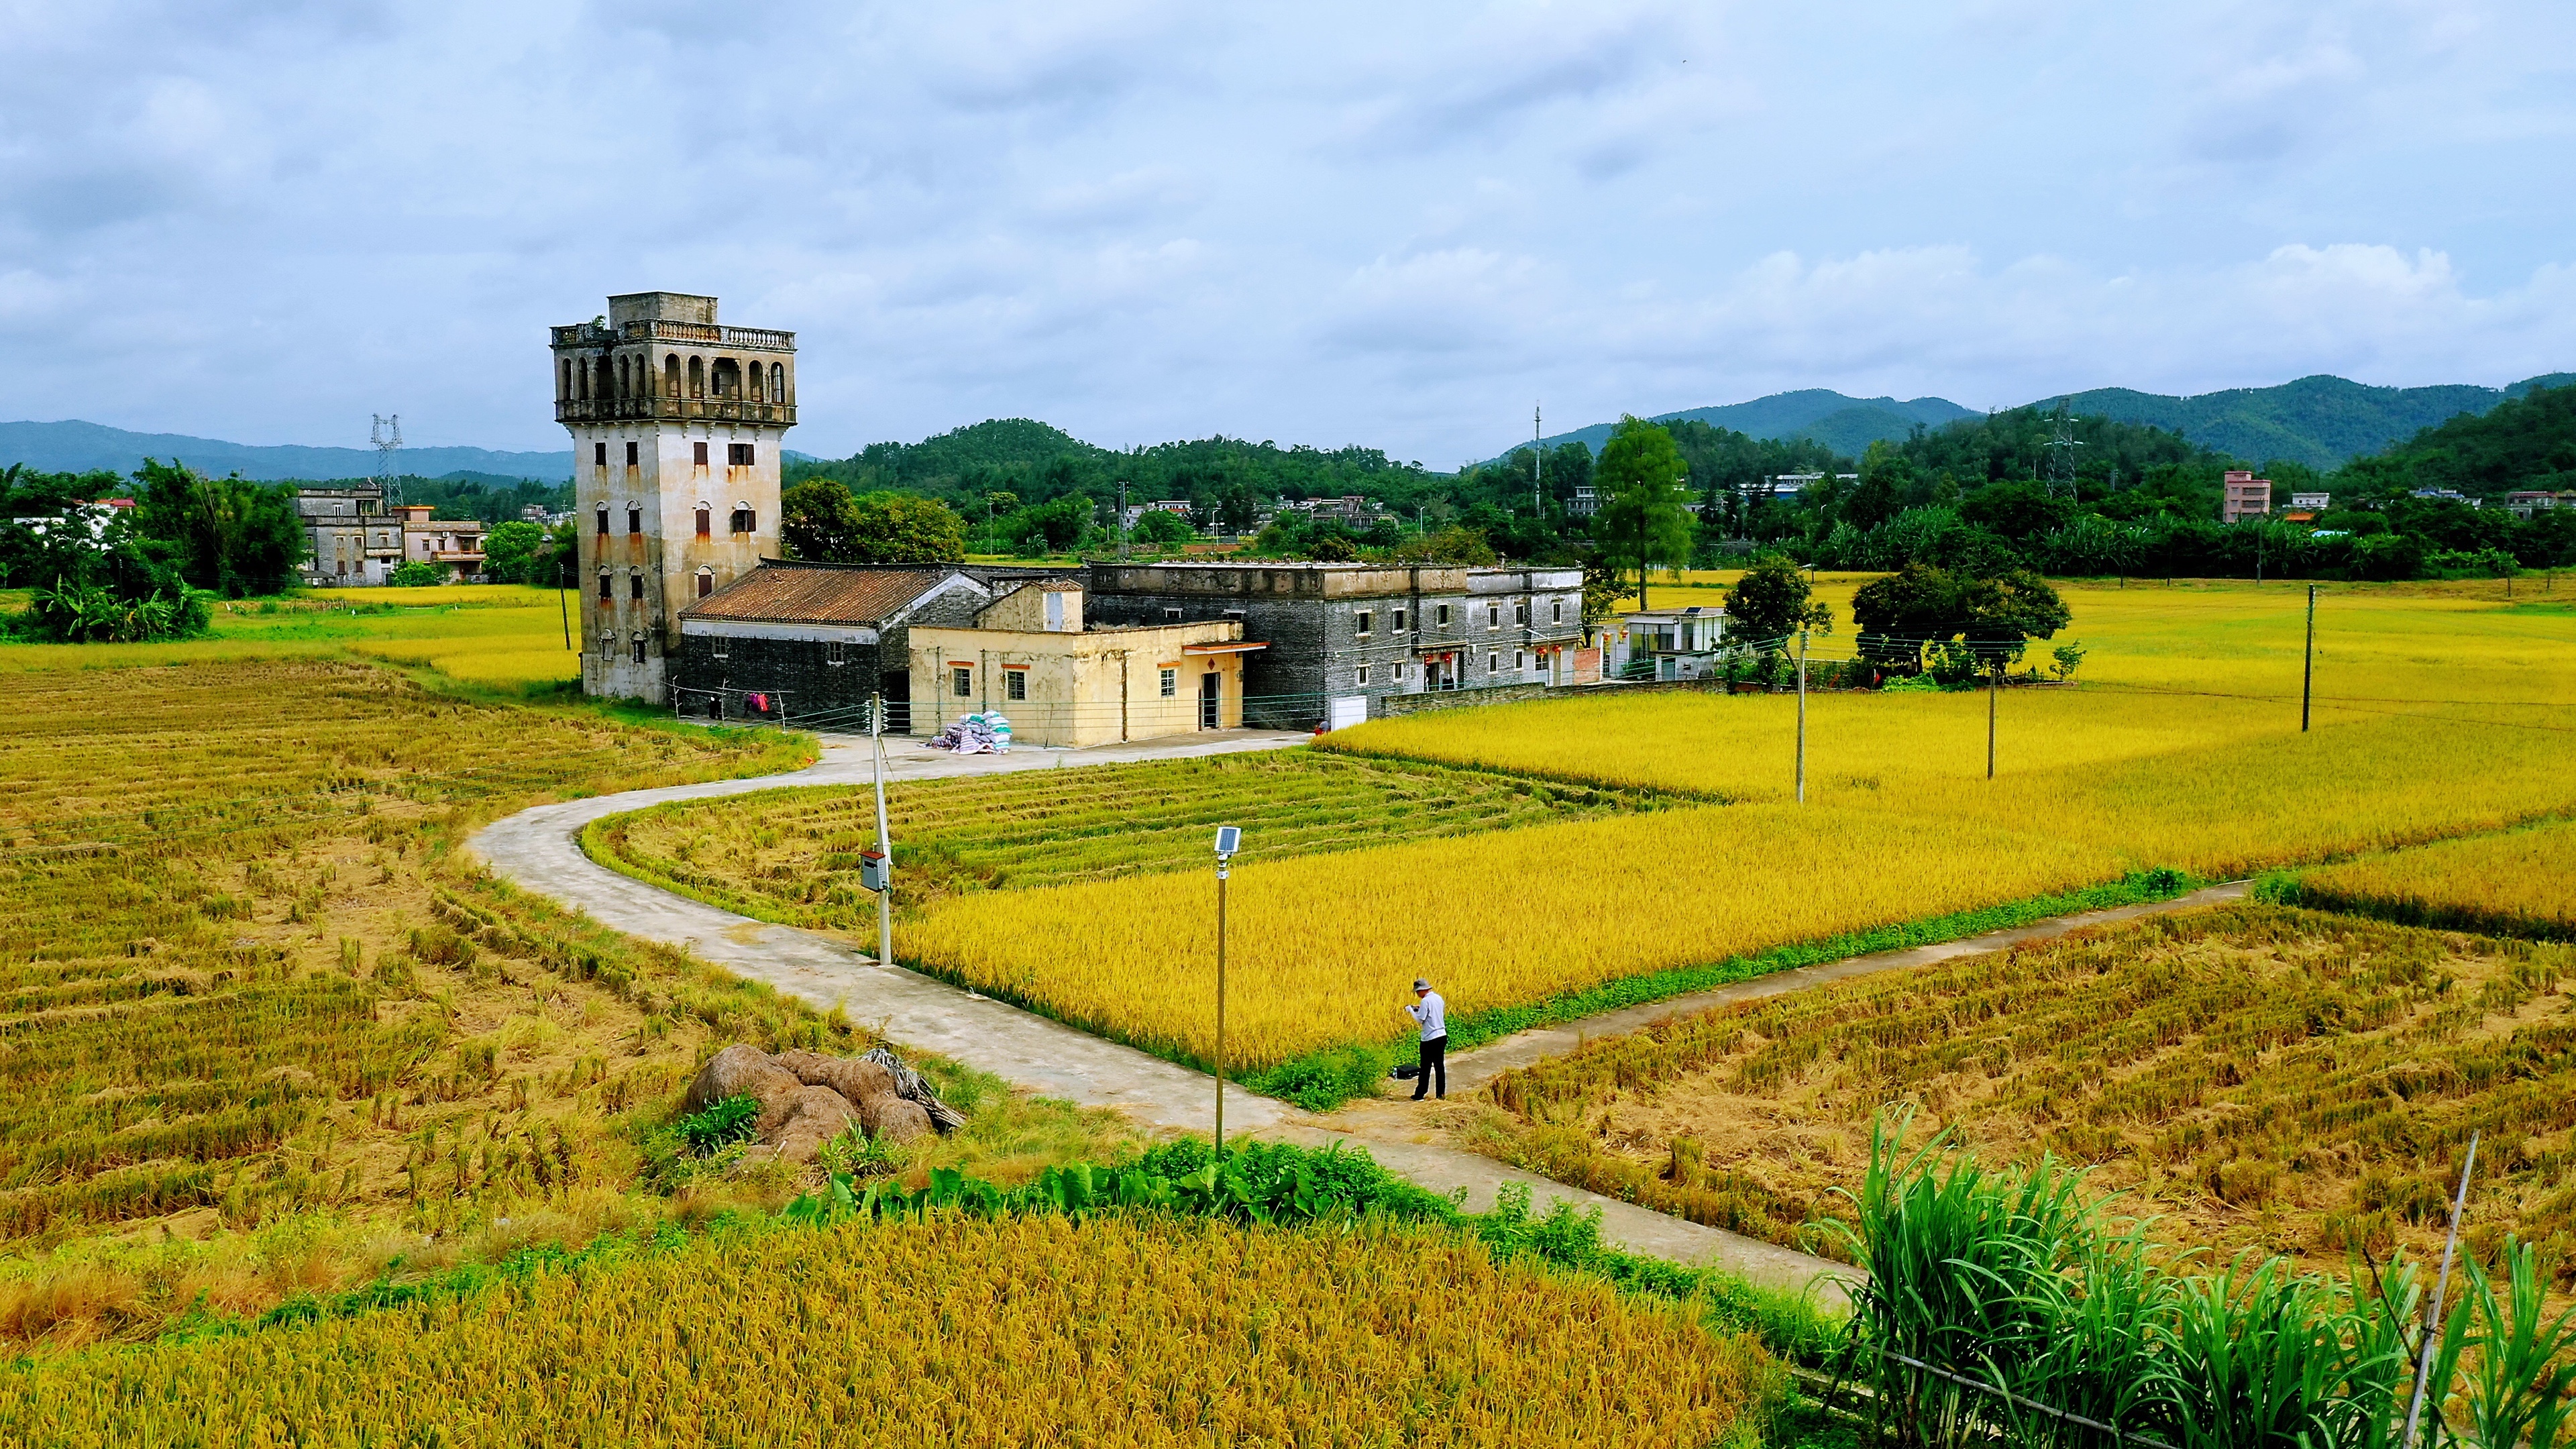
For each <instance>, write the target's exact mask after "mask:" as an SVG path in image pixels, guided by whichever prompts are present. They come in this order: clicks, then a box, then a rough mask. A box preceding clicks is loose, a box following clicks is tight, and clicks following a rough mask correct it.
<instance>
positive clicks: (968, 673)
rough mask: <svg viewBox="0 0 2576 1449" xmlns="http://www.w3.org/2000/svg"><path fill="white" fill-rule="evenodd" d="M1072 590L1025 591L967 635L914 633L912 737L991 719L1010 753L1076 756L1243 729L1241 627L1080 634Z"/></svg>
mask: <svg viewBox="0 0 2576 1449" xmlns="http://www.w3.org/2000/svg"><path fill="white" fill-rule="evenodd" d="M1082 602H1083V596H1082V585H1081V583H1079V582H1078V581H1076V580H1073V579H1069V578H1068V579H1034V580H1030V581H1029V582H1026V583H1023V584H1021V585H1020V586H1019V587H1017V588H1014V589H1012V590H1011V591H1010V592H1009V593H1006V594H1004V595H1002V596H1001V597H999V598H997V599H995V600H994V601H993V602H992V603H990V604H988V605H986V606H985V607H984V608H983V609H982V610H980V611H978V612H977V614H976V615H975V622H974V624H973V625H972V626H970V627H966V628H953V627H931V626H927V625H920V624H916V625H914V626H913V627H912V630H911V646H912V732H913V733H914V734H917V735H935V734H937V733H939V731H940V730H941V729H942V728H944V727H946V726H947V725H948V724H949V723H950V722H951V721H953V720H955V719H956V718H957V717H958V716H960V715H965V714H972V713H976V712H978V711H983V710H999V711H1000V712H1001V713H1003V714H1005V715H1007V716H1009V717H1010V721H1011V736H1012V739H1013V740H1014V741H1016V742H1018V743H1021V744H1031V745H1049V746H1055V747H1058V748H1063V749H1080V748H1082V747H1084V746H1086V745H1103V744H1114V743H1116V742H1117V741H1120V740H1142V739H1152V738H1154V737H1156V736H1159V735H1174V734H1187V733H1190V732H1192V731H1195V730H1220V729H1235V728H1237V727H1239V726H1241V724H1242V723H1243V656H1244V655H1246V654H1248V653H1251V652H1252V651H1254V650H1257V649H1261V648H1263V647H1265V646H1263V645H1261V644H1258V643H1247V642H1246V641H1245V640H1244V637H1243V621H1242V620H1240V619H1221V620H1209V621H1206V622H1202V623H1196V624H1163V625H1147V626H1143V627H1139V628H1130V629H1091V628H1086V627H1085V626H1084V623H1083V617H1082Z"/></svg>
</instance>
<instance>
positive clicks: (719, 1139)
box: [674, 1097, 760, 1157]
mask: <svg viewBox="0 0 2576 1449" xmlns="http://www.w3.org/2000/svg"><path fill="white" fill-rule="evenodd" d="M759 1120H760V1103H758V1102H757V1101H754V1100H753V1099H751V1098H749V1097H727V1098H725V1099H724V1100H723V1101H721V1102H718V1103H716V1104H715V1105H714V1106H712V1107H709V1108H707V1109H706V1110H705V1111H703V1112H693V1113H691V1114H690V1115H688V1116H686V1117H683V1118H681V1119H680V1120H679V1123H678V1124H677V1126H676V1127H675V1129H674V1130H676V1131H677V1132H678V1133H679V1134H680V1140H681V1141H683V1142H686V1143H688V1144H689V1155H690V1156H692V1157H705V1156H708V1155H710V1154H712V1153H714V1152H716V1151H718V1150H720V1149H722V1148H726V1147H730V1146H732V1145H733V1144H734V1143H737V1142H748V1141H750V1140H751V1136H752V1133H753V1132H754V1131H755V1130H757V1129H758V1126H759Z"/></svg>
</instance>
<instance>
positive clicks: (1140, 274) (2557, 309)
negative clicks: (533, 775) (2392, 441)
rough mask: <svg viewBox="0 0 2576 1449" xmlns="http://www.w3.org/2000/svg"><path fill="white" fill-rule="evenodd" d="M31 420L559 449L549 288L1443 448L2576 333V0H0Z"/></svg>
mask: <svg viewBox="0 0 2576 1449" xmlns="http://www.w3.org/2000/svg"><path fill="white" fill-rule="evenodd" d="M0 62H4V63H5V74H7V76H8V77H9V80H8V83H7V84H6V85H5V86H0V352H5V354H6V355H7V356H8V357H9V358H10V359H11V361H12V363H13V364H14V365H13V366H12V367H11V368H10V369H9V371H10V377H11V382H12V384H13V385H12V387H11V389H10V391H11V392H12V394H14V395H13V396H11V397H9V398H8V399H7V400H6V401H0V418H12V419H14V418H32V419H55V418H75V417H76V418H86V419H89V420H91V421H96V422H103V423H110V424H114V425H117V426H122V427H130V428H137V429H146V430H153V431H174V432H188V433H196V434H201V435H207V436H214V437H221V438H227V439H232V440H235V441H240V442H253V443H277V442H298V443H338V444H362V443H363V442H364V441H365V437H366V430H367V419H368V415H369V414H370V413H371V412H396V411H398V412H400V413H401V414H402V416H403V420H404V425H405V431H406V433H407V434H408V435H409V437H410V439H411V440H412V441H415V442H419V443H462V444H478V445H482V446H486V447H500V448H550V447H557V446H562V445H564V441H565V440H564V437H563V434H562V433H561V431H560V430H559V429H558V428H557V427H556V426H555V425H554V423H553V421H552V411H551V396H552V394H551V390H550V387H549V383H548V370H547V355H546V351H545V342H546V335H545V328H546V326H547V325H548V324H549V323H558V322H571V321H578V320H582V319H585V318H588V317H590V316H591V315H593V314H594V313H597V312H600V311H602V310H604V305H605V304H604V302H603V301H602V298H603V297H604V296H605V295H606V294H607V293H610V292H623V291H635V290H644V289H650V288H670V289H674V290H681V291H698V292H712V293H716V294H719V295H721V296H722V298H723V299H724V304H723V305H724V318H725V320H727V321H729V322H739V323H745V324H750V325H755V326H770V327H783V328H792V329H794V330H796V331H797V332H798V333H799V334H800V346H801V348H802V354H801V358H800V369H801V383H802V389H801V392H800V395H799V402H800V404H801V405H802V411H803V415H804V418H805V421H804V423H803V425H802V426H801V427H800V428H799V429H798V430H797V431H796V432H795V433H794V434H791V435H790V439H789V443H790V446H793V447H797V448H801V449H803V450H805V451H808V452H814V453H823V454H833V455H839V454H845V453H847V452H849V451H851V450H853V449H855V448H857V447H859V446H861V445H863V444H865V443H868V442H871V441H876V440H879V439H886V438H897V439H906V440H911V439H918V438H920V437H923V436H925V435H927V434H930V433H933V432H938V431H942V430H944V429H947V428H951V427H955V426H957V425H959V424H963V423H970V422H974V421H977V420H979V419H982V418H986V417H993V416H1028V417H1037V418H1043V419H1046V420H1048V421H1051V422H1054V423H1056V424H1058V425H1059V426H1062V427H1064V428H1066V429H1068V430H1069V431H1071V432H1073V433H1076V434H1078V435H1080V436H1082V437H1085V438H1089V439H1091V440H1092V441H1094V442H1098V443H1102V444H1108V445H1113V446H1115V445H1124V444H1132V443H1141V442H1148V441H1159V440H1163V439H1168V438H1174V437H1183V436H1204V435H1206V434H1209V433H1212V432H1223V433H1227V434H1230V435H1235V436H1242V437H1249V438H1254V439H1260V438H1271V439H1276V440H1278V441H1279V442H1281V443H1283V444H1284V443H1289V442H1310V443H1316V444H1322V445H1327V446H1330V445H1338V444H1342V443H1351V442H1357V443H1365V444H1369V445H1373V446H1379V447H1383V448H1385V449H1386V450H1387V451H1388V452H1390V453H1392V454H1394V455H1396V456H1398V457H1401V458H1418V459H1421V460H1423V461H1425V462H1427V463H1430V464H1432V465H1433V466H1435V467H1448V466H1452V465H1454V464H1455V463H1456V462H1458V461H1459V460H1461V459H1464V458H1470V457H1482V456H1486V455H1489V454H1491V453H1493V452H1495V451H1497V450H1498V449H1499V448H1501V447H1502V446H1505V445H1507V444H1508V443H1509V442H1510V441H1511V440H1512V439H1513V438H1514V437H1515V436H1518V435H1523V434H1525V433H1526V431H1527V428H1528V425H1529V413H1530V407H1531V404H1532V402H1533V401H1534V400H1544V402H1545V404H1546V407H1547V416H1548V424H1549V431H1551V432H1554V431H1557V430H1559V429H1560V428H1568V427H1574V426H1579V425H1581V424H1583V423H1587V422H1593V421H1599V420H1602V419H1605V418H1609V417H1612V416H1615V415H1616V414H1618V413H1619V412H1621V411H1634V412H1640V413H1647V412H1659V411H1668V410H1671V409H1676V408H1683V407H1692V406H1699V405H1703V404H1709V403H1721V402H1734V401H1740V400H1742V399H1745V398H1749V397H1755V396H1759V395H1761V394H1764V393H1769V392H1776V391H1780V390H1783V389H1788V388H1800V387H1831V388H1838V389H1841V390H1842V391H1845V392H1849V393H1853V394H1858V395H1872V394H1878V393H1894V394H1896V395H1898V396H1904V397H1911V396H1916V395H1919V394H1925V393H1931V394H1938V395H1941V396H1945V397H1948V398H1951V399H1953V400H1955V401H1958V402H1961V403H1964V404H1968V405H1970V406H1977V407H1983V406H1991V405H2004V404H2011V403H2017V402H2022V401H2027V400H2029V399H2031V398H2033V397H2036V396H2040V395H2044V394H2047V393H2051V392H2057V391H2064V390H2069V389H2074V388H2082V387H2092V386H2104V385H2123V386H2131V387H2139V388H2146V389H2151V390H2156V391H2176V392H2179V391H2205V390H2208V389H2212V388H2220V387H2231V386H2244V385H2260V384H2266V383H2273V382H2279V381H2283V380H2286V379H2289V378H2292V377H2297V376H2300V375H2303V374H2306V373H2310V372H2337V373H2341V374H2343V375H2345V376H2347V377H2353V378H2357V379H2360V380H2362V381H2366V382H2371V383H2381V384H2401V385H2413V384H2422V383H2434V382H2483V383H2488V384H2499V383H2504V382H2509V381H2513V380H2515V379H2518V378H2521V377H2524V376H2528V375H2530V374H2533V373H2537V372H2543V371H2550V370H2557V369H2576V224H2571V223H2576V6H2571V5H2568V4H2566V3H2564V0H2525V3H2501V0H2500V3H2478V0H2455V3H2420V4H2419V3H2386V4H2372V3H2353V4H2344V5H2327V4H2311V5H2299V4H2280V3H2270V0H2159V3H2155V4H2114V5H2080V4H2079V5H2069V4H2065V3H2062V0H2060V3H2048V4H2037V3H2020V0H1992V3H1983V4H1967V5H1941V4H1927V3H1909V4H1887V5H1879V6H1859V5H1837V4H1822V5H1781V4H1777V3H1765V4H1729V3H1722V0H1706V3H1700V4H1693V5H1660V4H1622V3H1618V0H1602V3H1593V4H1584V5H1563V6H1557V5H1545V4H1499V5H1488V6H1477V5H1436V4H1387V3H1383V0H1381V3H1375V4H1339V3H1329V0H1305V3H1299V4H1296V5H1277V6H1262V7H1255V6H1213V5H1207V4H1203V3H1196V4H1181V3H1171V4H1162V3H1152V0H1136V3H1087V0H1054V3H1049V4H1044V5H1039V4H1023V5H1018V6H984V5H974V4H962V3H949V4H937V5H921V4H910V5H873V4H853V3H833V4H818V5H812V6H806V5H801V4H799V3H796V0H769V3H755V4H727V5H715V4H709V3H705V0H695V3H688V4H682V3H677V0H625V3H619V4H614V5H597V6H579V5H550V4H545V3H533V0H516V3H507V4H482V3H475V0H438V3H423V4H405V3H376V0H313V3H307V4H295V3H289V0H277V3H267V4H259V3H238V0H174V3H166V4H130V3H120V0H87V3H83V4H78V5H67V4H62V3H59V0H0Z"/></svg>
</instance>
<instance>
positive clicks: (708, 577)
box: [698, 513, 716, 599]
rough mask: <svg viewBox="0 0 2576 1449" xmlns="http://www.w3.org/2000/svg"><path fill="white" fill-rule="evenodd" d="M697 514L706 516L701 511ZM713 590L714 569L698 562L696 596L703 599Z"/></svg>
mask: <svg viewBox="0 0 2576 1449" xmlns="http://www.w3.org/2000/svg"><path fill="white" fill-rule="evenodd" d="M698 516H699V517H700V518H704V517H706V515H705V514H703V513H701V514H699V515H698ZM715 591H716V571H715V570H714V569H711V568H708V567H707V566H706V565H704V564H700V565H698V597H699V598H701V599H703V598H705V597H706V596H707V595H709V594H712V593H714V592H715Z"/></svg>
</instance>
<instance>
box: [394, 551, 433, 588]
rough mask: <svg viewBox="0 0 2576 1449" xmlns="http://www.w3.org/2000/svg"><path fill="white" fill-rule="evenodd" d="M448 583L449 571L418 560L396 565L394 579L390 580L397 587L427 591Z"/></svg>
mask: <svg viewBox="0 0 2576 1449" xmlns="http://www.w3.org/2000/svg"><path fill="white" fill-rule="evenodd" d="M446 581H447V570H445V569H443V568H440V567H439V566H438V565H436V564H433V563H423V562H421V561H420V560H419V559H416V558H413V559H405V560H403V561H402V562H401V563H400V564H397V565H395V567H394V572H393V577H392V578H391V579H390V580H388V582H390V583H392V584H393V585H395V586H396V587H398V588H405V589H426V588H429V587H432V586H433V585H436V584H442V583H445V582H446Z"/></svg>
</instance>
